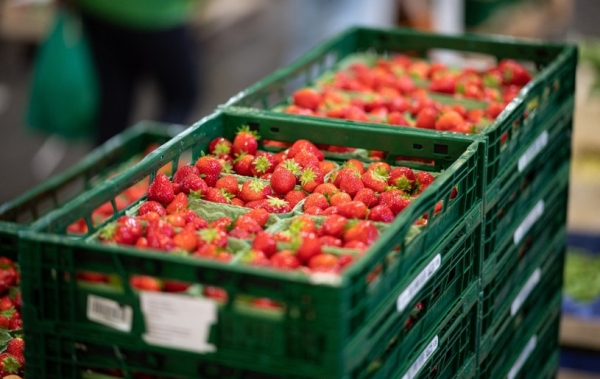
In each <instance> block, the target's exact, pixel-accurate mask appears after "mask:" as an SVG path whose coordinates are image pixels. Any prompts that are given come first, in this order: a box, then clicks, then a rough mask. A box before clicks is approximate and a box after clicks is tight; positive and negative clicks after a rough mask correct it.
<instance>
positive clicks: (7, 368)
mask: <svg viewBox="0 0 600 379" xmlns="http://www.w3.org/2000/svg"><path fill="white" fill-rule="evenodd" d="M19 280H20V275H19V271H18V269H17V266H16V264H15V262H13V261H12V260H10V259H8V258H6V257H0V341H2V342H0V378H2V379H4V378H7V377H8V378H10V379H17V378H19V376H18V375H22V374H23V372H24V370H25V358H24V356H23V348H24V343H23V340H22V339H21V338H19V337H14V338H13V337H12V336H13V335H15V334H18V332H19V331H20V330H21V329H22V327H23V322H22V320H21V313H20V312H21V291H20V289H19ZM2 343H5V344H4V345H2ZM11 375H13V376H11Z"/></svg>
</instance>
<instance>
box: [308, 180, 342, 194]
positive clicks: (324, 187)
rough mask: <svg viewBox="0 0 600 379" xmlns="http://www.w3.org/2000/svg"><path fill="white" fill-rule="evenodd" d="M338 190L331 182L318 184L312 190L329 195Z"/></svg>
mask: <svg viewBox="0 0 600 379" xmlns="http://www.w3.org/2000/svg"><path fill="white" fill-rule="evenodd" d="M338 192H340V190H339V188H337V187H336V186H335V184H333V183H323V184H319V185H318V186H317V187H316V188H315V189H314V191H313V193H320V194H323V195H325V196H329V197H331V196H332V195H334V194H336V193H338Z"/></svg>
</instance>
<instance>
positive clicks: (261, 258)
mask: <svg viewBox="0 0 600 379" xmlns="http://www.w3.org/2000/svg"><path fill="white" fill-rule="evenodd" d="M242 262H244V263H248V264H249V265H251V266H259V267H270V266H271V261H270V260H269V257H267V255H266V254H265V253H264V252H262V251H260V250H256V249H252V250H250V251H248V252H247V253H245V254H244V256H243V257H242Z"/></svg>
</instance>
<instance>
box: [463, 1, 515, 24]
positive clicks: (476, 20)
mask: <svg viewBox="0 0 600 379" xmlns="http://www.w3.org/2000/svg"><path fill="white" fill-rule="evenodd" d="M520 1H523V0H466V1H465V26H467V27H468V28H469V27H475V26H478V25H480V24H481V23H483V22H485V21H486V20H487V19H488V18H490V17H491V16H492V15H493V14H494V12H497V11H499V10H501V9H502V8H504V7H507V6H510V5H513V4H515V3H518V2H520Z"/></svg>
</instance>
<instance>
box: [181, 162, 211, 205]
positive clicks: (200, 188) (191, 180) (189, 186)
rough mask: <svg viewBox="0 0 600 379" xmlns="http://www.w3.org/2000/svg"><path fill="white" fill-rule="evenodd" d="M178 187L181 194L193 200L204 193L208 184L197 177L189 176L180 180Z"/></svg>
mask: <svg viewBox="0 0 600 379" xmlns="http://www.w3.org/2000/svg"><path fill="white" fill-rule="evenodd" d="M194 167H195V166H194ZM179 187H180V191H181V192H182V193H184V194H186V195H188V194H191V195H192V196H193V197H195V198H201V197H202V196H203V195H204V194H205V193H206V189H207V188H208V184H206V182H205V181H204V179H202V178H201V177H200V176H198V175H189V176H186V177H185V178H183V179H182V180H181V183H180V184H179Z"/></svg>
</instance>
